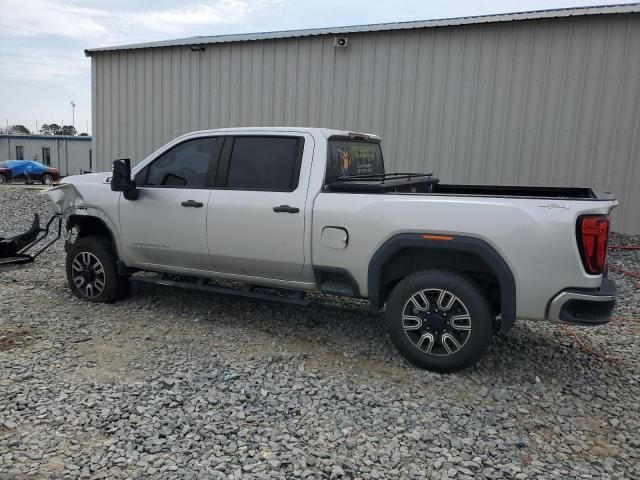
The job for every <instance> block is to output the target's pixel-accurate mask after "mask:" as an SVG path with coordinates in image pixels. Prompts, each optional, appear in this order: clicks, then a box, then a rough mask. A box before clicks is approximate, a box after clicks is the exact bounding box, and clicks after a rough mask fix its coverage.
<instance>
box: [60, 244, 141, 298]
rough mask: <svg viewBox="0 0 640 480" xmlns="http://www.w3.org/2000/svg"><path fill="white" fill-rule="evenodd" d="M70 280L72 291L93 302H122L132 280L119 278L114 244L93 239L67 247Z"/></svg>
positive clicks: (120, 276) (123, 277) (68, 276)
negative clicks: (129, 281) (120, 300)
mask: <svg viewBox="0 0 640 480" xmlns="http://www.w3.org/2000/svg"><path fill="white" fill-rule="evenodd" d="M66 263H67V281H68V283H69V287H70V288H71V291H72V292H73V293H74V295H76V296H77V297H79V298H82V299H83V300H88V301H90V302H97V303H104V302H113V301H114V300H119V299H122V298H124V297H126V295H127V294H128V279H127V277H125V276H122V275H118V273H117V269H116V257H115V254H114V252H113V248H112V246H111V242H110V241H109V240H108V239H107V238H105V237H99V236H91V237H83V238H79V239H78V240H76V241H75V242H74V243H73V244H70V245H69V246H68V247H67V262H66Z"/></svg>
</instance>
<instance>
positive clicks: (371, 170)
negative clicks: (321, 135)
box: [326, 140, 384, 181]
mask: <svg viewBox="0 0 640 480" xmlns="http://www.w3.org/2000/svg"><path fill="white" fill-rule="evenodd" d="M382 174H384V162H383V160H382V149H381V148H380V144H379V143H373V142H363V141H357V140H329V158H328V159H327V175H326V180H327V181H332V180H335V179H336V178H338V177H352V176H354V175H382Z"/></svg>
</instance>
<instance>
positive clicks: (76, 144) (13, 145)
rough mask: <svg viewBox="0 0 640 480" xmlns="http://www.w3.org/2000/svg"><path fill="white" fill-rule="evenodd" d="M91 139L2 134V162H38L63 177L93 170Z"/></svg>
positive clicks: (0, 159)
mask: <svg viewBox="0 0 640 480" xmlns="http://www.w3.org/2000/svg"><path fill="white" fill-rule="evenodd" d="M92 157H93V154H92V148H91V137H86V136H82V137H81V136H77V137H76V136H63V135H55V136H54V135H0V161H2V160H36V161H38V162H40V163H43V164H45V165H48V166H50V167H55V168H57V169H58V170H59V171H60V175H62V176H67V175H80V174H82V173H88V172H91V171H92V169H93V168H92V167H93V158H92Z"/></svg>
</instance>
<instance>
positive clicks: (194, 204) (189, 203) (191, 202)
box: [180, 200, 204, 208]
mask: <svg viewBox="0 0 640 480" xmlns="http://www.w3.org/2000/svg"><path fill="white" fill-rule="evenodd" d="M180 205H182V206H183V207H194V208H202V206H203V205H204V204H203V203H202V202H196V201H195V200H187V201H186V202H182V203H181V204H180Z"/></svg>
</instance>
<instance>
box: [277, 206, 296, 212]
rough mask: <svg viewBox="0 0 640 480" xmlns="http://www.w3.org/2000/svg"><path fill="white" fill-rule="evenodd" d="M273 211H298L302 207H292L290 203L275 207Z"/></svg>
mask: <svg viewBox="0 0 640 480" xmlns="http://www.w3.org/2000/svg"><path fill="white" fill-rule="evenodd" d="M273 211H274V212H276V213H282V212H286V213H298V212H299V211H300V209H299V208H298V207H290V206H289V205H280V206H279V207H273Z"/></svg>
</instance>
